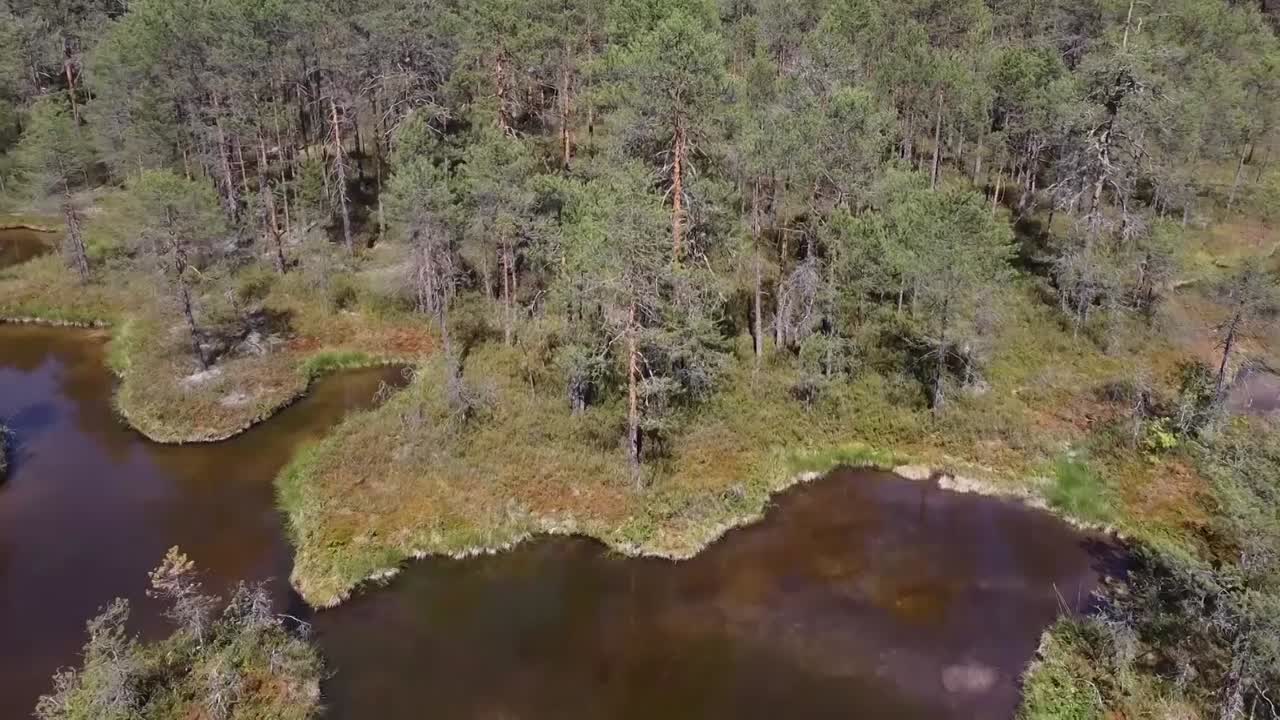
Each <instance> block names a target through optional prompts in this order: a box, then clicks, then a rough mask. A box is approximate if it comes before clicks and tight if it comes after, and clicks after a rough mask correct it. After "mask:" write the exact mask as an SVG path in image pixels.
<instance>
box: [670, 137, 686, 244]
mask: <svg viewBox="0 0 1280 720" xmlns="http://www.w3.org/2000/svg"><path fill="white" fill-rule="evenodd" d="M673 150H674V152H673V155H674V157H673V158H672V165H671V262H673V263H678V262H680V256H681V254H682V253H683V251H684V248H683V244H684V162H685V152H686V150H687V148H686V138H685V130H684V121H683V120H681V119H677V120H676V135H675V145H674V148H673Z"/></svg>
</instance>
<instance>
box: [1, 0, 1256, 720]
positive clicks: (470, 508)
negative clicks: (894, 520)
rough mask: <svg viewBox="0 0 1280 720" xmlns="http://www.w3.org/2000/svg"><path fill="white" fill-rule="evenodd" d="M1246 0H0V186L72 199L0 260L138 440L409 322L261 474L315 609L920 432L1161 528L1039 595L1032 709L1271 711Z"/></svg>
mask: <svg viewBox="0 0 1280 720" xmlns="http://www.w3.org/2000/svg"><path fill="white" fill-rule="evenodd" d="M1266 10H1267V9H1266V8H1265V7H1264V8H1261V9H1260V8H1259V7H1258V4H1257V3H1246V2H1225V1H1224V0H1171V1H1170V2H1162V3H1158V4H1152V3H1145V2H1138V1H1136V0H1051V1H1049V2H1030V1H1027V0H997V1H988V2H983V1H981V0H958V1H956V2H945V3H944V2H934V1H933V0H909V1H903V0H858V1H856V2H827V1H825V0H815V1H813V2H803V3H797V2H790V1H784V0H743V1H741V2H715V1H713V0H661V1H658V0H567V1H566V2H562V3H540V2H535V1H531V0H482V1H479V2H449V1H446V2H439V3H426V4H424V3H413V2H407V1H406V0H371V1H370V2H366V3H364V4H362V5H361V7H360V8H358V9H353V8H350V7H347V6H346V5H343V4H341V3H332V2H322V1H315V2H304V3H288V2H280V1H275V0H272V1H269V2H260V1H259V0H252V1H248V0H212V1H210V2H203V3H187V2H181V1H178V0H133V1H132V2H130V3H127V4H123V3H118V2H114V1H109V0H103V1H101V2H98V1H94V2H79V3H70V4H68V3H62V2H58V1H56V0H48V1H41V2H32V3H22V4H14V5H13V6H12V7H11V8H7V9H6V10H3V11H0V34H3V35H4V37H5V38H6V39H7V40H10V41H11V42H7V43H6V45H5V48H6V50H5V51H4V52H3V53H0V65H3V69H0V180H3V184H2V186H0V198H2V202H3V203H4V204H5V205H7V206H10V207H12V208H14V209H18V210H21V211H22V212H23V213H25V214H35V213H41V212H43V213H46V214H48V215H51V216H56V217H59V218H61V219H62V224H63V227H64V230H63V238H64V242H63V248H62V250H63V252H62V253H61V255H60V256H47V257H42V258H38V259H35V260H31V261H29V262H26V263H23V264H21V265H18V266H16V267H12V268H7V269H0V317H6V318H27V319H39V320H44V321H54V322H74V323H86V322H94V321H105V322H109V323H111V324H112V327H113V331H112V332H113V340H112V345H111V349H110V359H111V364H112V367H113V369H114V370H115V372H116V373H117V374H118V375H119V376H120V378H121V383H120V387H119V390H118V393H117V397H116V402H117V406H118V407H119V409H120V412H121V414H122V415H124V416H125V417H126V418H127V419H128V420H129V421H130V422H131V423H132V424H133V425H135V426H136V427H138V428H139V429H140V430H141V431H142V432H144V433H145V434H146V435H148V436H149V437H152V438H154V439H158V440H164V441H189V440H210V439H216V438H221V437H226V436H228V435H230V434H234V433H235V432H238V431H239V430H241V429H243V428H244V427H246V426H248V425H249V424H251V423H252V422H255V421H257V420H259V419H261V418H263V417H265V416H267V415H268V414H270V413H271V412H274V411H275V410H276V409H278V408H279V407H282V406H283V405H284V404H286V403H287V402H289V401H290V400H291V399H292V398H294V397H296V396H297V395H298V394H299V393H301V392H302V391H303V390H304V389H305V387H306V385H307V383H308V382H309V381H310V380H312V379H313V378H314V377H316V376H317V375H318V374H320V373H323V372H328V371H332V370H335V369H340V368H344V367H353V366H359V365H366V364H371V363H377V362H388V361H397V362H406V363H408V364H411V365H414V366H415V367H416V374H415V377H414V379H413V381H412V382H411V384H410V386H409V387H408V388H407V389H406V390H405V391H404V392H402V393H400V394H398V395H396V396H395V397H393V398H391V399H390V400H389V401H388V402H387V403H385V404H384V405H383V406H381V407H379V408H378V409H376V410H372V411H369V412H366V413H363V414H361V415H359V416H356V417H352V418H350V419H348V420H347V421H346V422H344V423H343V424H342V426H341V427H340V428H339V429H338V430H336V431H335V432H334V433H333V434H332V435H330V437H328V438H327V439H326V440H324V441H323V442H321V443H320V444H318V445H317V446H315V447H312V448H310V449H309V450H307V451H306V452H305V453H303V454H302V455H301V456H300V457H299V458H297V459H296V461H295V462H294V463H293V464H292V465H291V466H290V467H289V468H287V470H286V471H285V472H284V473H283V474H282V476H281V477H280V479H279V500H280V504H281V506H282V509H283V510H284V512H285V513H286V515H287V518H288V526H289V530H290V533H291V536H292V539H293V541H294V543H295V546H296V550H297V560H296V563H295V570H294V578H293V580H294V583H295V585H296V586H297V587H298V588H299V589H300V590H301V592H302V593H303V595H304V596H305V597H306V599H307V600H308V601H309V602H311V603H313V604H317V605H324V604H331V603H334V602H337V601H339V600H340V599H341V598H343V597H345V595H346V594H347V593H348V592H350V591H351V589H352V588H353V587H355V586H356V585H357V584H358V583H360V582H362V581H363V580H365V579H367V578H370V577H378V576H383V575H385V573H386V572H388V571H390V570H392V569H394V568H395V567H397V566H398V565H399V564H400V563H401V562H403V561H405V560H406V559H408V558H410V557H413V556H415V555H418V554H423V553H451V554H462V553H468V552H475V551H480V550H485V549H492V548H497V547H504V546H506V545H509V544H510V543H513V542H517V541H519V540H520V539H522V538H524V537H526V536H527V535H530V534H533V533H538V532H577V533H584V534H588V535H591V536H594V537H597V538H600V539H601V540H603V541H605V542H606V543H608V544H609V545H610V546H611V547H613V548H616V549H619V550H622V551H625V552H632V553H655V554H661V555H666V556H672V557H685V556H688V555H690V554H692V553H694V552H697V551H698V550H699V549H700V548H701V547H703V546H704V545H705V544H706V543H707V542H709V541H711V540H713V539H714V538H716V537H717V536H718V535H719V534H720V533H722V532H723V531H724V530H725V529H726V528H728V527H731V526H732V525H734V524H736V523H740V522H743V521H745V520H748V519H751V518H754V517H757V516H758V515H759V513H760V512H762V510H763V508H764V507H765V506H766V504H767V503H768V499H769V496H770V494H771V493H773V492H776V491H777V490H779V489H780V488H782V487H785V486H786V485H787V484H789V483H791V482H794V481H795V480H796V479H797V478H798V477H801V476H803V475H805V474H808V473H814V472H821V471H823V470H825V469H827V468H829V467H830V466H832V465H834V464H837V463H850V462H856V463H871V464H877V465H886V466H887V465H890V464H892V463H894V462H904V461H908V460H909V461H910V462H914V463H920V464H922V465H925V466H928V467H930V468H934V469H939V470H947V471H950V472H954V473H964V474H967V475H972V476H975V477H980V478H981V479H982V481H983V483H984V484H985V485H988V486H990V487H992V488H994V489H996V490H999V491H1006V490H1007V491H1009V492H1011V493H1018V494H1021V495H1024V496H1033V497H1035V498H1036V499H1038V500H1043V501H1044V502H1045V503H1046V504H1047V505H1048V506H1050V507H1051V508H1053V509H1054V510H1056V511H1057V512H1059V513H1061V514H1064V515H1068V516H1071V517H1073V518H1076V519H1079V520H1083V521H1088V522H1092V523H1102V524H1107V525H1110V526H1112V527H1114V528H1116V529H1118V530H1119V531H1121V532H1122V533H1124V534H1125V535H1126V536H1127V537H1129V538H1132V539H1133V542H1135V543H1136V544H1137V545H1139V546H1141V547H1142V548H1145V549H1146V550H1147V551H1149V553H1150V555H1151V561H1150V563H1147V564H1145V565H1144V566H1143V569H1141V570H1140V571H1138V572H1137V573H1136V580H1135V585H1134V588H1133V589H1132V591H1130V593H1129V594H1128V595H1125V596H1117V597H1116V598H1113V599H1112V601H1111V603H1110V604H1109V605H1108V610H1107V611H1106V612H1105V613H1104V614H1103V615H1102V616H1100V617H1099V618H1098V619H1096V620H1089V621H1084V622H1083V623H1074V622H1073V621H1067V622H1065V623H1064V624H1062V625H1060V626H1059V627H1058V629H1057V630H1055V632H1054V634H1053V635H1052V637H1051V638H1050V639H1049V640H1048V641H1047V642H1046V657H1045V658H1044V659H1043V662H1042V663H1041V664H1040V666H1039V668H1040V669H1039V670H1038V671H1037V672H1036V673H1035V674H1033V675H1032V676H1031V678H1030V680H1029V684H1028V687H1029V692H1028V705H1027V710H1026V712H1027V713H1028V716H1029V717H1077V716H1079V717H1089V716H1091V714H1098V713H1128V714H1136V713H1129V711H1130V710H1133V709H1134V708H1147V707H1174V706H1175V705H1176V706H1177V707H1180V708H1182V709H1184V710H1186V712H1188V713H1192V714H1197V715H1201V716H1208V715H1213V714H1216V715H1219V716H1220V717H1227V718H1235V717H1240V716H1241V714H1242V713H1244V712H1251V713H1252V712H1254V711H1255V710H1256V711H1257V712H1262V711H1263V709H1265V707H1266V706H1267V705H1268V703H1269V702H1270V700H1271V699H1272V698H1275V697H1277V696H1280V692H1272V691H1273V690H1275V689H1276V688H1275V678H1276V675H1275V672H1274V663H1275V658H1274V655H1273V654H1269V651H1267V650H1266V649H1265V648H1263V647H1261V645H1262V644H1264V643H1261V641H1259V640H1258V638H1260V637H1262V636H1261V635H1259V634H1258V633H1261V632H1263V631H1264V630H1266V629H1267V628H1269V626H1268V625H1266V623H1265V622H1263V621H1262V620H1261V619H1260V618H1261V615H1259V613H1260V612H1261V610H1259V608H1263V607H1268V605H1267V603H1274V602H1275V598H1276V597H1277V590H1276V588H1275V587H1274V586H1273V585H1272V584H1271V583H1272V581H1271V580H1264V579H1257V580H1256V581H1255V580H1254V579H1248V580H1244V579H1242V578H1244V576H1245V575H1249V573H1253V572H1254V571H1255V568H1254V566H1253V565H1249V566H1248V567H1246V562H1245V560H1244V559H1242V558H1243V557H1244V556H1242V555H1240V554H1239V552H1237V551H1238V550H1240V549H1241V548H1240V546H1239V544H1240V543H1243V542H1244V541H1245V540H1246V539H1258V538H1269V539H1270V540H1271V541H1274V540H1275V536H1274V535H1273V534H1268V533H1269V532H1270V531H1269V530H1267V528H1269V527H1271V525H1269V524H1268V523H1272V522H1273V521H1274V516H1273V515H1272V516H1268V515H1267V514H1266V512H1265V508H1267V507H1272V508H1274V507H1275V505H1274V504H1273V505H1270V506H1268V505H1267V504H1266V502H1265V501H1264V500H1263V499H1264V498H1266V497H1269V496H1268V495H1267V493H1273V492H1274V491H1275V490H1274V484H1275V482H1276V477H1277V476H1276V474H1275V468H1274V467H1272V466H1270V465H1267V464H1266V462H1263V461H1261V460H1259V461H1256V462H1255V461H1252V460H1251V461H1248V462H1245V461H1243V460H1240V459H1239V458H1240V457H1241V454H1240V453H1241V452H1243V451H1239V452H1238V448H1239V447H1243V445H1241V444H1240V443H1243V442H1244V441H1243V440H1241V439H1240V438H1244V437H1255V436H1257V435H1258V434H1259V433H1261V432H1262V431H1260V430H1257V429H1256V428H1255V426H1261V425H1266V423H1267V422H1268V421H1267V420H1266V419H1262V418H1254V419H1244V418H1232V417H1230V414H1229V413H1228V412H1227V410H1226V403H1225V402H1224V400H1225V396H1226V395H1227V392H1228V391H1229V389H1230V387H1231V386H1232V383H1233V378H1234V376H1235V375H1236V373H1237V371H1238V370H1239V369H1240V368H1241V367H1242V366H1243V365H1244V364H1245V363H1246V362H1249V361H1257V360H1261V361H1264V362H1269V363H1270V364H1271V365H1272V366H1280V362H1277V358H1278V357H1280V355H1277V353H1278V352H1280V351H1278V348H1280V323H1278V322H1277V312H1278V310H1280V289H1278V284H1280V277H1278V275H1277V273H1280V267H1277V265H1276V263H1275V260H1274V258H1275V254H1276V247H1277V235H1276V231H1275V227H1276V223H1277V220H1278V218H1280V192H1278V191H1280V162H1277V161H1276V158H1280V147H1278V144H1280V140H1278V127H1280V42H1278V41H1277V37H1276V34H1275V23H1276V17H1275V14H1274V11H1272V12H1271V14H1269V15H1268V14H1265V12H1266ZM1257 442H1261V441H1257ZM1257 442H1255V441H1250V443H1252V444H1249V445H1248V446H1249V447H1251V448H1254V449H1253V450H1250V451H1249V452H1248V453H1246V454H1247V455H1249V457H1269V455H1268V454H1267V453H1269V452H1271V451H1270V450H1267V449H1266V447H1267V446H1266V444H1265V443H1263V444H1262V445H1258V444H1257ZM1259 448H1261V449H1259ZM1257 463H1262V464H1257ZM1255 473H1260V474H1255ZM1249 483H1253V484H1249ZM1257 483H1262V484H1261V485H1258V484H1257ZM1249 508H1252V510H1249ZM1246 519H1247V520H1248V522H1250V523H1254V524H1253V525H1251V526H1250V527H1249V528H1244V527H1243V526H1238V525H1231V523H1232V522H1236V521H1239V522H1244V521H1245V520H1246ZM1250 562H1252V561H1250ZM1259 562H1262V561H1259ZM1267 562H1269V561H1267ZM1263 565H1265V562H1264V563H1263ZM1265 572H1271V571H1270V570H1268V571H1265ZM1146 575H1150V577H1151V578H1153V579H1152V582H1153V583H1156V584H1157V585H1159V589H1158V590H1151V591H1150V592H1147V591H1146V590H1144V589H1143V587H1144V585H1143V582H1144V580H1143V578H1144V577H1146ZM1264 575H1265V573H1264ZM1249 577H1250V578H1253V576H1252V575H1249ZM1260 577H1261V576H1260ZM1242 588H1243V589H1242ZM1170 594H1172V595H1173V596H1177V597H1184V598H1199V599H1201V600H1204V601H1205V602H1206V603H1208V604H1209V605H1212V606H1213V609H1206V610H1204V612H1208V613H1210V614H1211V615H1212V617H1209V616H1204V615H1203V614H1202V615H1201V616H1197V615H1196V614H1195V612H1196V611H1195V610H1194V608H1191V607H1190V606H1189V605H1188V604H1187V603H1182V602H1181V601H1178V602H1174V601H1172V600H1169V599H1168V596H1169V595H1170ZM1207 607H1208V606H1207V605H1206V608H1207ZM1221 608H1235V609H1231V610H1229V611H1227V610H1221ZM1219 612H1228V614H1229V618H1228V619H1227V620H1223V619H1222V618H1224V617H1228V616H1221V617H1220V616H1219V615H1213V614H1212V613H1219ZM1166 620H1167V621H1168V622H1172V623H1174V624H1175V625H1179V624H1185V625H1186V633H1185V637H1187V638H1199V640H1198V641H1201V642H1203V643H1205V648H1208V649H1207V650H1206V651H1205V653H1204V654H1203V656H1199V657H1197V656H1194V655H1192V654H1188V653H1186V652H1184V651H1183V650H1180V649H1179V648H1178V646H1177V645H1176V641H1177V639H1178V637H1177V635H1176V633H1171V632H1165V631H1157V629H1153V628H1154V627H1155V625H1154V624H1158V623H1160V622H1165V621H1166ZM1228 620H1229V622H1230V623H1234V625H1233V627H1234V628H1235V630H1234V631H1232V632H1234V634H1230V633H1228V634H1223V633H1224V632H1225V631H1223V630H1222V629H1221V623H1222V622H1228ZM1202 626H1204V627H1211V628H1213V630H1212V632H1210V631H1209V630H1204V631H1203V632H1202V631H1201V629H1202ZM1206 633H1209V634H1206ZM1213 633H1217V634H1216V635H1215V634H1213ZM1255 641H1256V642H1258V643H1259V646H1258V647H1257V648H1253V645H1251V643H1255ZM1237 642H1239V643H1244V645H1241V646H1240V647H1241V648H1244V647H1246V646H1247V647H1249V648H1253V649H1251V650H1250V651H1249V652H1250V653H1251V654H1249V655H1248V656H1247V658H1248V661H1247V664H1248V667H1236V666H1235V665H1233V664H1232V663H1231V662H1228V663H1226V664H1225V665H1223V664H1222V662H1221V661H1220V655H1221V653H1222V652H1226V653H1227V654H1228V655H1230V656H1231V657H1237V658H1238V657H1240V654H1239V653H1237V652H1235V650H1234V648H1236V646H1235V643H1237ZM1223 643H1226V645H1225V646H1224V645H1223ZM1224 647H1225V648H1226V649H1225V650H1224ZM1187 658H1189V659H1187ZM1215 658H1218V659H1215ZM1183 659H1185V662H1187V663H1191V664H1192V665H1193V666H1194V667H1192V668H1191V669H1190V670H1187V669H1186V668H1184V667H1182V666H1180V665H1179V664H1178V663H1179V662H1182V661H1183ZM1104 660H1105V662H1104ZM1107 663H1111V664H1107ZM1196 663H1210V664H1208V665H1204V666H1203V667H1201V666H1200V665H1197V664H1196ZM1212 663H1217V665H1212ZM1104 667H1111V668H1115V669H1116V675H1115V677H1116V678H1117V679H1116V680H1115V681H1113V682H1112V683H1111V684H1108V685H1106V686H1103V685H1101V684H1100V683H1101V679H1100V677H1099V676H1095V675H1091V674H1090V673H1098V672H1100V668H1104ZM1130 680H1132V682H1130ZM1125 683H1128V684H1125ZM1162 703H1163V704H1164V705H1162ZM1245 708H1248V710H1245ZM1055 713H1056V714H1055ZM1273 714H1274V711H1273Z"/></svg>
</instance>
